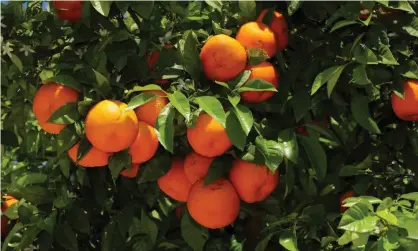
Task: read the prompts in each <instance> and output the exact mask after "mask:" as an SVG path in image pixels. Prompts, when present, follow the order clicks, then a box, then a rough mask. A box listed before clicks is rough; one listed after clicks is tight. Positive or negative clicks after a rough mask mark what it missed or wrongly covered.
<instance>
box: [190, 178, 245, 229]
mask: <svg viewBox="0 0 418 251" xmlns="http://www.w3.org/2000/svg"><path fill="white" fill-rule="evenodd" d="M187 209H188V210H189V213H190V216H191V217H192V218H193V219H194V220H195V221H196V222H197V223H199V224H200V225H202V226H204V227H207V228H210V229H216V228H222V227H225V226H227V225H230V224H231V223H232V222H234V220H235V219H236V218H237V216H238V213H239V210H240V200H239V197H238V194H237V192H236V191H235V189H234V187H233V186H232V184H231V182H229V181H228V180H226V179H223V178H221V179H218V180H216V181H214V182H212V183H211V184H209V185H207V186H204V181H203V179H200V180H198V181H197V182H196V183H194V185H193V186H192V188H191V190H190V193H189V199H188V200H187Z"/></svg>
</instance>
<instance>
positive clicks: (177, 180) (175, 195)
mask: <svg viewBox="0 0 418 251" xmlns="http://www.w3.org/2000/svg"><path fill="white" fill-rule="evenodd" d="M157 183H158V186H159V187H160V189H161V191H163V192H164V193H165V194H167V195H168V196H169V197H170V198H172V199H175V200H178V201H182V202H186V201H187V197H188V195H189V191H190V187H191V186H192V184H191V183H190V181H189V180H188V179H187V177H186V174H185V173H184V159H182V158H179V157H175V158H174V159H173V160H172V163H171V168H170V170H168V172H167V173H166V174H165V175H163V176H161V177H160V178H159V179H158V180H157Z"/></svg>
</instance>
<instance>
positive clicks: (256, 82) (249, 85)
mask: <svg viewBox="0 0 418 251" xmlns="http://www.w3.org/2000/svg"><path fill="white" fill-rule="evenodd" d="M238 91H239V92H247V91H255V92H262V91H271V92H277V89H276V88H275V87H274V86H273V85H272V84H271V83H270V82H267V81H265V80H264V79H261V78H253V79H251V80H249V81H247V82H246V83H245V84H244V85H243V86H242V87H241V88H239V90H238Z"/></svg>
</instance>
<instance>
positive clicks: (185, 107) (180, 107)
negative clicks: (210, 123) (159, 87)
mask: <svg viewBox="0 0 418 251" xmlns="http://www.w3.org/2000/svg"><path fill="white" fill-rule="evenodd" d="M168 99H169V100H170V103H171V104H172V105H173V106H174V108H176V109H177V111H178V112H179V113H180V114H181V115H183V117H184V118H185V119H186V120H187V121H188V120H190V116H191V114H190V103H189V100H188V99H187V97H186V96H184V94H183V93H181V92H179V91H175V92H174V93H173V94H168Z"/></svg>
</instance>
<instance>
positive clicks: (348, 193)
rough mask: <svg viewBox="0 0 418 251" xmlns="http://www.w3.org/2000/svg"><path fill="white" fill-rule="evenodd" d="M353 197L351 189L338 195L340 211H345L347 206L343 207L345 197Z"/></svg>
mask: <svg viewBox="0 0 418 251" xmlns="http://www.w3.org/2000/svg"><path fill="white" fill-rule="evenodd" d="M351 197H354V192H353V191H347V192H345V193H343V194H342V195H341V197H340V212H341V213H344V212H345V211H347V209H348V207H343V201H344V200H345V199H347V198H351Z"/></svg>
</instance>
